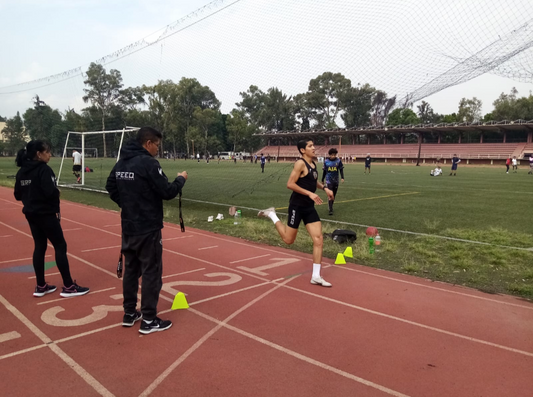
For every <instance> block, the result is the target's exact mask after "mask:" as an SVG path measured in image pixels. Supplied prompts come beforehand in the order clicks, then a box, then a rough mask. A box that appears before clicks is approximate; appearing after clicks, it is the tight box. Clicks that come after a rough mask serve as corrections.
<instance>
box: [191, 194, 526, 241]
mask: <svg viewBox="0 0 533 397" xmlns="http://www.w3.org/2000/svg"><path fill="white" fill-rule="evenodd" d="M183 200H186V201H194V202H197V203H204V204H213V205H220V206H224V207H229V206H230V205H229V204H223V203H214V202H211V201H202V200H195V199H189V198H184V199H183ZM239 208H244V209H248V210H253V211H260V210H261V208H252V207H243V206H240V207H239ZM277 214H278V215H279V214H281V215H283V216H287V215H288V214H286V213H283V212H277ZM321 220H322V221H323V222H329V223H338V224H341V225H350V226H359V227H363V228H367V227H370V225H362V224H359V223H351V222H342V221H335V220H331V219H325V218H324V219H321ZM376 227H377V228H378V229H379V230H387V231H389V232H395V233H405V234H411V235H415V236H424V237H433V238H439V239H443V240H452V241H459V242H462V243H471V244H480V245H488V246H490V247H499V248H509V249H514V250H520V251H530V249H529V248H522V247H513V246H509V245H499V244H491V243H485V242H483V241H476V240H467V239H462V238H456V237H448V236H441V235H438V234H428V233H419V232H411V231H409V230H399V229H391V228H387V227H381V226H376Z"/></svg>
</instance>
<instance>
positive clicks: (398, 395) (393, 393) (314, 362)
mask: <svg viewBox="0 0 533 397" xmlns="http://www.w3.org/2000/svg"><path fill="white" fill-rule="evenodd" d="M281 285H285V284H280V286H281ZM188 310H190V311H191V312H193V313H194V314H197V315H198V316H200V317H203V318H205V319H206V320H209V321H212V322H214V323H215V324H219V325H220V326H221V327H224V328H227V329H229V330H231V331H234V332H236V333H238V334H240V335H242V336H245V337H247V338H249V339H251V340H253V341H256V342H259V343H262V344H264V345H266V346H268V347H271V348H273V349H276V350H278V351H280V352H282V353H285V354H287V355H289V356H292V357H294V358H297V359H298V360H301V361H304V362H306V363H308V364H312V365H315V366H317V367H319V368H321V369H324V370H326V371H330V372H333V373H334V374H337V375H340V376H343V377H345V378H347V379H350V380H353V381H355V382H357V383H361V384H363V385H365V386H368V387H372V388H374V389H377V390H379V391H382V392H384V393H387V394H389V395H391V396H395V397H409V396H408V395H407V394H403V393H400V392H398V391H396V390H392V389H389V388H388V387H385V386H382V385H380V384H378V383H374V382H371V381H369V380H366V379H364V378H361V377H359V376H356V375H353V374H350V373H349V372H345V371H342V370H340V369H338V368H335V367H332V366H330V365H328V364H324V363H323V362H320V361H317V360H314V359H312V358H310V357H307V356H304V355H303V354H300V353H298V352H295V351H293V350H290V349H287V348H286V347H283V346H280V345H278V344H276V343H273V342H270V341H268V340H266V339H263V338H261V337H259V336H256V335H254V334H251V333H249V332H246V331H243V330H242V329H239V328H237V327H234V326H232V325H229V324H227V322H226V321H225V320H224V321H220V320H217V319H216V318H213V317H211V316H208V315H207V314H204V313H202V312H200V311H198V310H196V309H193V308H189V309H188Z"/></svg>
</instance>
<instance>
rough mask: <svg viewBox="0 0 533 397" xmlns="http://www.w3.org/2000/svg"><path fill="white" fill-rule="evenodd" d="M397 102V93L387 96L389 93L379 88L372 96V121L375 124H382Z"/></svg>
mask: <svg viewBox="0 0 533 397" xmlns="http://www.w3.org/2000/svg"><path fill="white" fill-rule="evenodd" d="M395 103H396V95H395V96H393V97H392V98H387V93H386V92H384V91H381V90H377V91H376V92H375V93H374V96H373V98H372V109H371V112H372V115H371V122H372V125H374V126H382V125H383V124H384V123H385V120H386V119H387V116H388V114H389V112H390V110H391V109H392V108H393V106H394V104H395Z"/></svg>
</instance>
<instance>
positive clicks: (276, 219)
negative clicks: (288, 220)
mask: <svg viewBox="0 0 533 397" xmlns="http://www.w3.org/2000/svg"><path fill="white" fill-rule="evenodd" d="M268 217H269V218H270V219H272V222H274V225H275V224H276V223H277V222H279V218H278V216H277V215H276V213H275V212H271V213H269V214H268Z"/></svg>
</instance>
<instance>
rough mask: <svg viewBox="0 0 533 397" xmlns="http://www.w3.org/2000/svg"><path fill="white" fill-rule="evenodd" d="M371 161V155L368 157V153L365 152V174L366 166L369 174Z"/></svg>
mask: <svg viewBox="0 0 533 397" xmlns="http://www.w3.org/2000/svg"><path fill="white" fill-rule="evenodd" d="M371 163H372V157H370V153H367V154H366V158H365V174H366V170H367V168H368V173H369V174H370V164H371Z"/></svg>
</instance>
